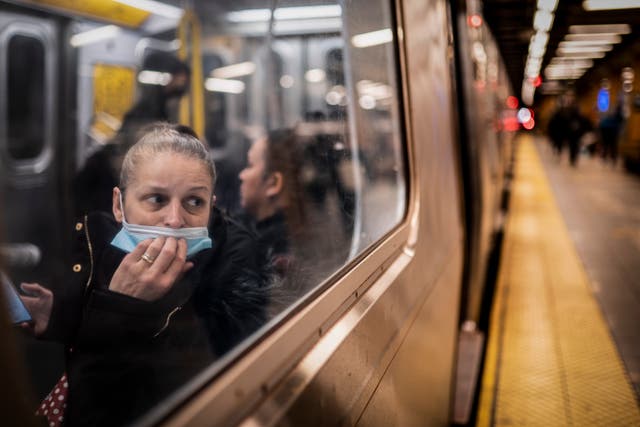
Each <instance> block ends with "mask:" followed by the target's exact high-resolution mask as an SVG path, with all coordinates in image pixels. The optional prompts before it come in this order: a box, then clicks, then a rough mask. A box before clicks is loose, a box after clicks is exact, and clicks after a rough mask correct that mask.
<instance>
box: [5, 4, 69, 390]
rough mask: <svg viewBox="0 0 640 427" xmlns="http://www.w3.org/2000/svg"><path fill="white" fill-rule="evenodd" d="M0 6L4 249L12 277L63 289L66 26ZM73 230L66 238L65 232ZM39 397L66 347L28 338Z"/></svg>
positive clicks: (27, 354)
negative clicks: (61, 99) (61, 102)
mask: <svg viewBox="0 0 640 427" xmlns="http://www.w3.org/2000/svg"><path fill="white" fill-rule="evenodd" d="M7 8H8V6H6V5H3V6H2V9H0V69H1V71H0V198H1V204H0V205H1V206H2V209H1V210H0V227H1V228H0V236H2V240H0V242H1V243H0V250H1V251H2V253H1V254H0V255H1V259H2V260H3V262H4V265H3V266H2V268H4V269H5V270H6V272H7V274H8V276H9V277H10V278H11V279H12V280H13V282H14V283H15V284H16V285H18V284H19V283H20V282H38V283H41V284H42V285H43V286H46V287H49V288H53V287H55V286H56V283H55V282H56V281H55V279H54V278H55V277H60V273H61V272H62V270H63V269H64V263H63V262H62V254H63V253H64V247H63V239H62V236H63V235H64V234H66V235H69V234H70V232H69V231H67V230H65V229H63V228H65V227H64V223H63V221H62V219H63V203H64V202H63V200H64V199H65V197H64V196H63V195H64V194H65V191H63V189H62V186H63V184H62V183H63V180H62V179H61V177H60V161H61V159H60V157H61V156H58V155H57V154H58V153H57V152H58V148H59V141H58V138H57V135H58V134H59V133H58V130H59V129H58V128H59V126H61V125H60V123H59V120H60V118H61V117H60V115H58V113H57V106H58V104H57V103H58V96H59V88H58V81H59V79H58V77H59V71H58V66H59V63H58V61H59V59H58V52H59V47H60V46H59V43H60V41H59V35H58V34H59V24H58V23H57V22H55V21H52V20H49V19H44V18H41V17H39V16H33V15H31V14H28V13H21V12H20V11H19V10H18V11H16V10H13V9H12V10H9V11H7ZM65 232H66V233H65ZM21 341H22V344H23V350H24V355H25V357H26V364H27V365H28V366H29V367H30V368H31V373H32V374H33V378H38V380H39V382H40V383H41V384H34V390H35V391H36V394H37V396H36V397H37V398H40V397H42V395H43V394H46V391H47V388H50V387H51V385H52V384H53V383H55V379H54V377H55V376H56V375H57V376H59V375H60V373H61V369H62V350H61V348H60V347H58V346H57V345H54V344H44V343H41V342H37V341H35V340H33V339H30V338H26V337H24V338H21Z"/></svg>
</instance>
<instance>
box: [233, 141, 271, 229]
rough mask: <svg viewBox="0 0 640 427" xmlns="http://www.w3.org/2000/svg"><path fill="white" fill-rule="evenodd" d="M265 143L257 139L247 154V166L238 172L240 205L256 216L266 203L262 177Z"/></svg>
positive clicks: (264, 184) (265, 185)
mask: <svg viewBox="0 0 640 427" xmlns="http://www.w3.org/2000/svg"><path fill="white" fill-rule="evenodd" d="M266 144H267V141H266V140H265V139H259V140H257V141H256V142H254V143H253V145H252V146H251V148H250V149H249V152H248V153H247V166H246V167H245V168H244V169H243V170H242V171H241V172H240V174H239V175H238V177H239V178H240V182H241V184H240V205H241V206H242V207H243V208H244V209H246V210H247V212H249V213H250V214H252V215H254V216H255V215H256V214H257V212H258V211H260V210H261V208H262V207H263V206H264V205H265V204H267V203H268V196H267V182H266V180H265V176H264V169H265V162H264V154H265V149H266Z"/></svg>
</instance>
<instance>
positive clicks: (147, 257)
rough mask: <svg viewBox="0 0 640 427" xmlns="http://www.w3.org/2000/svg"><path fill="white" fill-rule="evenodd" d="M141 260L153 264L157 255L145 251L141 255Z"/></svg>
mask: <svg viewBox="0 0 640 427" xmlns="http://www.w3.org/2000/svg"><path fill="white" fill-rule="evenodd" d="M140 259H141V260H143V261H145V262H147V263H149V265H151V264H153V262H154V261H155V260H156V257H154V256H151V255H149V254H148V253H146V252H145V253H144V254H143V255H142V256H141V257H140Z"/></svg>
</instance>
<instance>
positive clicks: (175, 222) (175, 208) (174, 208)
mask: <svg viewBox="0 0 640 427" xmlns="http://www.w3.org/2000/svg"><path fill="white" fill-rule="evenodd" d="M182 213H183V212H182V204H181V203H180V202H179V201H177V200H176V201H172V202H171V203H169V204H168V205H167V211H166V215H165V217H164V225H165V227H170V228H181V227H183V226H184V224H185V222H184V216H183V215H182Z"/></svg>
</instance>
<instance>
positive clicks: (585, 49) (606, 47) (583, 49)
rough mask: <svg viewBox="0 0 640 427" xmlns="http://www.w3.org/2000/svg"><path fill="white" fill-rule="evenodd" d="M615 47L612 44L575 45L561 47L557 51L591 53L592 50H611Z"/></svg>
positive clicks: (563, 52) (562, 52)
mask: <svg viewBox="0 0 640 427" xmlns="http://www.w3.org/2000/svg"><path fill="white" fill-rule="evenodd" d="M611 49H613V47H612V46H611V45H603V46H575V47H559V48H558V50H557V52H558V53H561V54H565V53H590V52H609V51H610V50H611Z"/></svg>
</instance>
